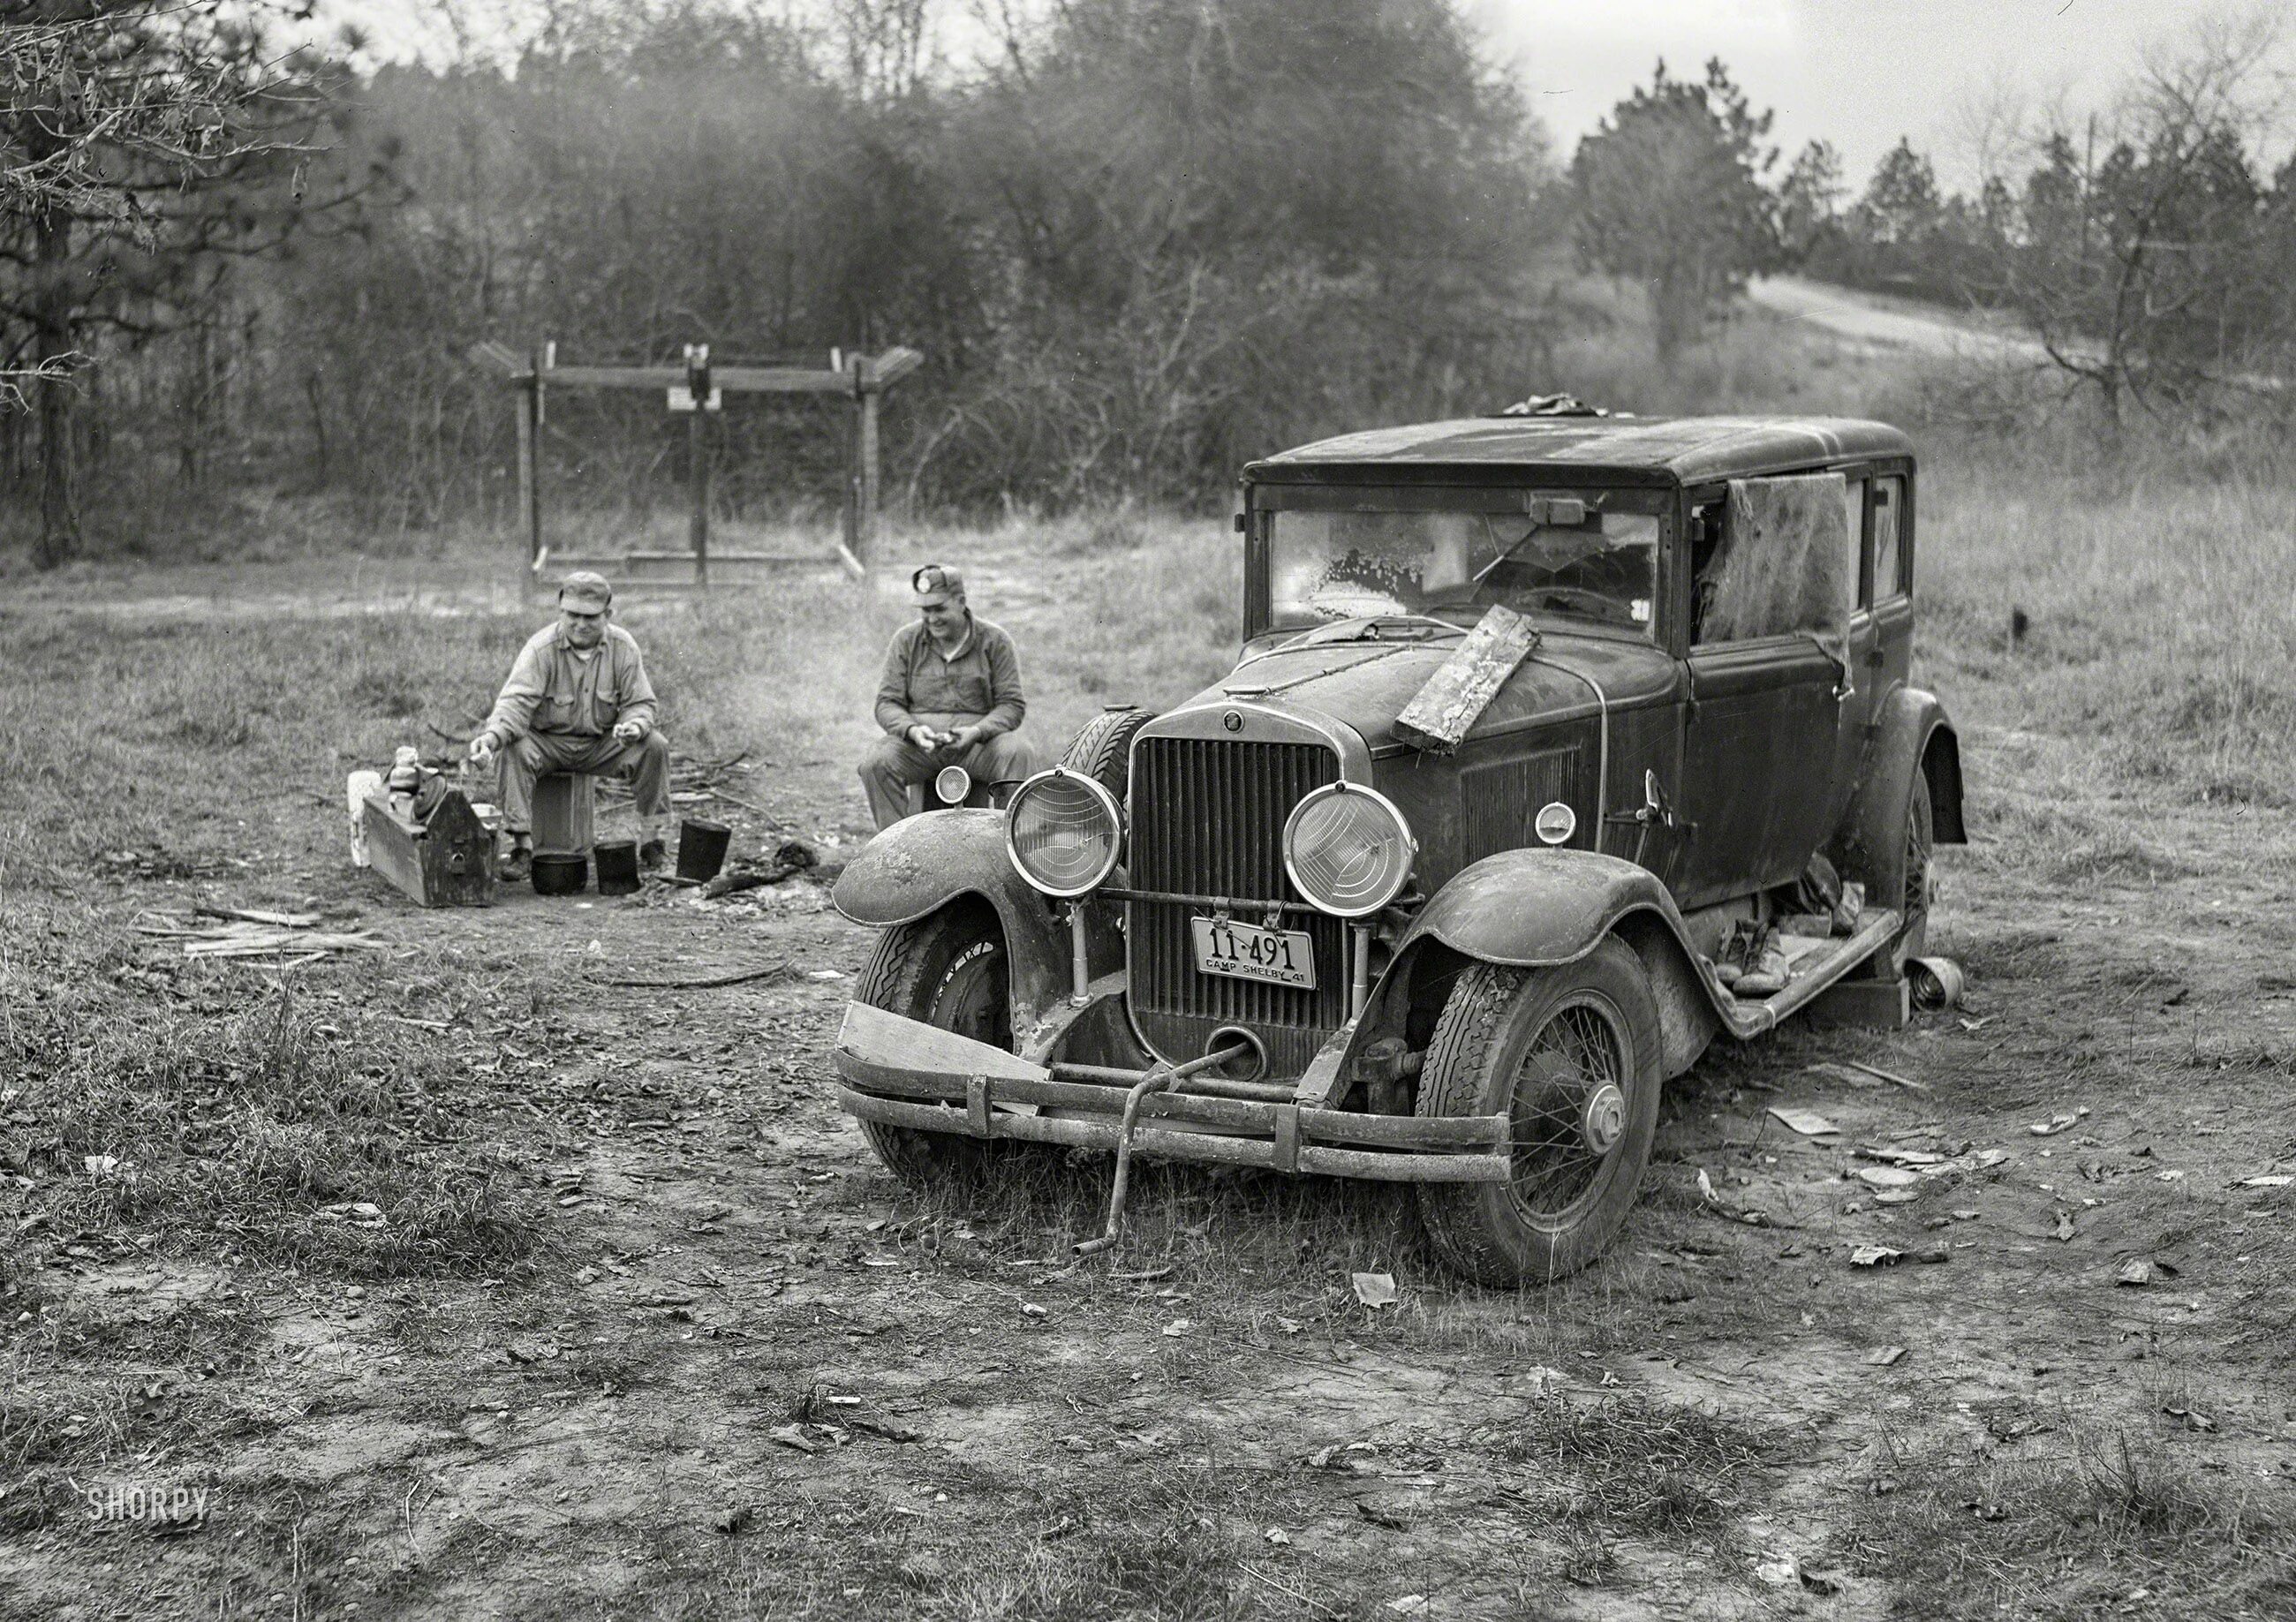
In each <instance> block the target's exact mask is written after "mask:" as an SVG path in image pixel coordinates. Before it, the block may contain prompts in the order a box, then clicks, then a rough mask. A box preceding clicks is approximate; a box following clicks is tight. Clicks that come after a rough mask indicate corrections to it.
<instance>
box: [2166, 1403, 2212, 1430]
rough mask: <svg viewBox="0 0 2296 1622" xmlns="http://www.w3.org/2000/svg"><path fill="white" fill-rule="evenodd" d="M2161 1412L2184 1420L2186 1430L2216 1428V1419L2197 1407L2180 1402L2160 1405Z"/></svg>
mask: <svg viewBox="0 0 2296 1622" xmlns="http://www.w3.org/2000/svg"><path fill="white" fill-rule="evenodd" d="M2161 1413H2165V1414H2168V1415H2169V1417H2170V1418H2171V1419H2180V1420H2182V1421H2185V1429H2187V1430H2214V1429H2216V1428H2217V1422H2216V1421H2214V1420H2212V1419H2210V1417H2209V1416H2208V1415H2207V1414H2205V1413H2202V1412H2201V1411H2200V1410H2199V1409H2198V1408H2187V1407H2185V1406H2183V1405H2180V1404H2177V1403H2168V1404H2164V1405H2162V1407H2161Z"/></svg>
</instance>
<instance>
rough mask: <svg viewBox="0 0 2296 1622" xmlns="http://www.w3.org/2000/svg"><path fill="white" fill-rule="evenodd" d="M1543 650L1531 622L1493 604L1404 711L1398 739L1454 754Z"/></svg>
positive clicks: (1399, 720) (1397, 729) (1398, 720)
mask: <svg viewBox="0 0 2296 1622" xmlns="http://www.w3.org/2000/svg"><path fill="white" fill-rule="evenodd" d="M1537 646H1538V631H1537V630H1536V629H1535V628H1533V627H1532V626H1531V624H1530V622H1529V620H1528V619H1525V618H1523V617H1522V616H1521V615H1520V614H1518V613H1516V612H1515V611H1514V610H1513V609H1511V608H1508V607H1506V606H1505V604H1503V603H1493V604H1492V605H1491V607H1490V609H1489V610H1488V611H1487V612H1485V614H1484V615H1483V617H1482V618H1481V619H1480V620H1478V621H1477V622H1476V624H1475V628H1474V629H1473V630H1472V631H1470V632H1468V633H1467V639H1466V640H1465V641H1464V642H1463V643H1460V644H1459V645H1458V646H1457V647H1456V648H1455V649H1453V650H1452V651H1451V657H1450V658H1448V659H1445V660H1444V661H1443V662H1442V663H1441V664H1440V665H1439V666H1437V667H1436V668H1435V674H1434V675H1432V676H1429V677H1428V678H1427V683H1426V684H1425V685H1424V686H1423V687H1421V688H1420V690H1419V692H1417V693H1416V694H1415V696H1414V697H1413V699H1412V700H1411V702H1410V703H1408V704H1406V705H1405V706H1404V708H1403V713H1402V714H1401V715H1399V716H1398V717H1396V720H1395V734H1396V736H1397V737H1398V738H1400V739H1402V740H1403V741H1405V742H1406V743H1409V744H1411V745H1413V746H1414V747H1415V748H1418V749H1422V750H1427V751H1428V752H1429V753H1431V754H1437V755H1448V754H1450V753H1452V752H1453V751H1454V750H1456V749H1457V748H1458V747H1459V745H1460V743H1461V741H1463V740H1464V739H1465V737H1466V735H1467V733H1469V732H1471V731H1472V730H1473V728H1474V725H1475V722H1476V721H1477V720H1478V719H1479V718H1480V717H1481V716H1482V713H1483V711H1484V710H1485V709H1488V708H1489V707H1490V702H1491V700H1493V699H1495V698H1497V696H1498V693H1499V689H1500V688H1502V687H1504V686H1505V685H1506V682H1507V678H1508V677H1509V676H1513V674H1514V673H1515V670H1516V668H1517V667H1519V666H1520V665H1521V663H1522V661H1523V660H1524V659H1527V658H1529V655H1530V651H1531V650H1532V649H1533V648H1535V647H1537Z"/></svg>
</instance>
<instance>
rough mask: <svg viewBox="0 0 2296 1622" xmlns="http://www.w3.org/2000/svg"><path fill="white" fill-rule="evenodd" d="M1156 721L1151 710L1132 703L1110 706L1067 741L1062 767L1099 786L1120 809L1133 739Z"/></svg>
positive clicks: (1127, 779)
mask: <svg viewBox="0 0 2296 1622" xmlns="http://www.w3.org/2000/svg"><path fill="white" fill-rule="evenodd" d="M1155 718H1156V715H1155V712H1154V711H1153V710H1148V709H1140V708H1138V707H1137V706H1136V705H1132V704H1111V705H1110V706H1109V707H1108V708H1107V709H1103V710H1102V711H1101V712H1100V713H1099V714H1098V715H1096V716H1095V717H1093V718H1092V719H1091V720H1089V721H1087V722H1086V723H1085V724H1084V726H1083V728H1082V729H1081V730H1079V731H1078V733H1077V735H1076V736H1075V737H1074V738H1072V739H1070V741H1069V747H1068V750H1067V752H1066V753H1065V754H1063V755H1062V757H1061V764H1062V766H1066V767H1068V768H1069V770H1070V771H1071V772H1081V773H1083V774H1085V775H1086V776H1087V777H1089V778H1091V779H1092V780H1093V781H1094V782H1097V783H1098V784H1100V786H1101V787H1102V788H1103V789H1106V790H1107V791H1109V792H1110V793H1111V794H1112V795H1114V796H1115V797H1116V803H1117V804H1118V805H1119V806H1120V805H1122V804H1123V803H1124V791H1125V788H1126V785H1127V784H1128V782H1129V781H1130V773H1131V765H1132V740H1133V739H1134V738H1136V737H1137V736H1138V735H1139V733H1140V729H1141V728H1142V727H1144V726H1145V725H1148V723H1149V722H1151V721H1152V720H1154V719H1155Z"/></svg>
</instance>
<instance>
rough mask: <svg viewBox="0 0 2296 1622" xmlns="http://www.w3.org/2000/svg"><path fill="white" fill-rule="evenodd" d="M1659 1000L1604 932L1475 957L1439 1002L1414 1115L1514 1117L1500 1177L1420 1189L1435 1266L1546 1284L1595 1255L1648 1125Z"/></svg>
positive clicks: (1656, 1077) (1616, 1216)
mask: <svg viewBox="0 0 2296 1622" xmlns="http://www.w3.org/2000/svg"><path fill="white" fill-rule="evenodd" d="M1659 1055H1660V1032H1659V1016H1658V1003H1657V999H1656V998H1655V997H1653V996H1652V993H1651V987H1650V979H1649V977H1648V975H1647V974H1646V973H1645V972H1644V969H1643V965H1642V960H1641V959H1640V958H1638V957H1636V955H1635V954H1634V952H1633V950H1632V949H1631V948H1630V947H1628V946H1627V945H1626V944H1625V943H1624V942H1622V941H1620V940H1617V939H1615V938H1612V939H1606V940H1604V941H1603V943H1602V944H1601V945H1600V946H1596V947H1595V950H1594V951H1593V952H1591V953H1589V954H1587V956H1585V957H1583V958H1581V959H1579V961H1578V962H1577V963H1566V964H1562V965H1560V966H1558V967H1555V968H1553V969H1531V970H1526V969H1511V968H1506V967H1503V966H1500V965H1497V964H1491V963H1478V964H1476V965H1474V966H1473V967H1472V968H1471V969H1469V970H1468V971H1466V972H1465V973H1464V974H1463V975H1461V976H1460V977H1459V979H1458V981H1457V983H1456V985H1455V986H1454V987H1452V990H1451V995H1450V997H1449V999H1448V1000H1447V1001H1446V1002H1445V1004H1443V1013H1442V1018H1441V1019H1440V1020H1439V1021H1438V1022H1437V1024H1436V1027H1435V1037H1434V1041H1433V1042H1432V1043H1431V1044H1430V1046H1429V1048H1428V1051H1427V1061H1426V1064H1425V1067H1424V1068H1423V1070H1422V1072H1421V1075H1420V1081H1419V1102H1418V1106H1417V1111H1416V1112H1417V1113H1418V1114H1419V1115H1420V1116H1422V1117H1431V1116H1445V1115H1499V1114H1504V1115H1506V1116H1508V1117H1509V1118H1511V1119H1512V1120H1513V1123H1514V1130H1513V1149H1512V1155H1513V1176H1512V1177H1511V1178H1510V1179H1509V1181H1507V1182H1505V1183H1479V1184H1426V1185H1423V1186H1422V1187H1421V1189H1420V1190H1419V1210H1420V1216H1421V1218H1422V1220H1423V1222H1424V1223H1425V1224H1426V1226H1427V1231H1428V1234H1429V1236H1430V1237H1431V1239H1432V1240H1433V1241H1434V1242H1435V1248H1436V1249H1437V1250H1438V1251H1439V1252H1440V1253H1441V1255H1442V1257H1443V1258H1444V1260H1445V1261H1446V1262H1447V1263H1448V1264H1449V1265H1450V1266H1452V1267H1454V1268H1455V1269H1456V1270H1457V1271H1458V1272H1459V1273H1461V1274H1464V1275H1465V1276H1467V1277H1468V1278H1471V1279H1473V1280H1474V1281H1476V1282H1478V1283H1483V1284H1495V1285H1499V1286H1515V1285H1521V1284H1531V1283H1545V1282H1548V1281H1550V1280H1553V1279H1558V1278H1562V1277H1563V1276H1565V1275H1566V1274H1572V1273H1576V1272H1577V1271H1579V1269H1580V1268H1581V1267H1584V1266H1587V1264H1588V1263H1590V1262H1592V1261H1593V1260H1595V1257H1597V1256H1599V1255H1601V1254H1602V1251H1603V1246H1604V1245H1605V1244H1607V1243H1608V1242H1609V1241H1610V1238H1611V1234H1612V1233H1616V1232H1617V1231H1618V1228H1619V1225H1620V1224H1621V1223H1622V1222H1624V1221H1625V1220H1626V1216H1627V1213H1628V1211H1629V1210H1630V1209H1632V1208H1633V1207H1634V1203H1635V1197H1636V1192H1638V1191H1639V1189H1640V1188H1641V1185H1642V1178H1643V1173H1644V1169H1645V1168H1647V1167H1648V1166H1649V1165H1650V1155H1651V1140H1652V1136H1653V1135H1655V1133H1656V1131H1657V1128H1658V1094H1659V1086H1660V1084H1661V1081H1662V1079H1663V1077H1662V1075H1661V1070H1660V1057H1659Z"/></svg>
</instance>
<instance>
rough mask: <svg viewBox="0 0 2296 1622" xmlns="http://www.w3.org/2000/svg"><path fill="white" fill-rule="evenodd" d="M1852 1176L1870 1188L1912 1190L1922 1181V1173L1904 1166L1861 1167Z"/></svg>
mask: <svg viewBox="0 0 2296 1622" xmlns="http://www.w3.org/2000/svg"><path fill="white" fill-rule="evenodd" d="M1852 1175H1853V1176H1856V1177H1857V1181H1859V1182H1860V1183H1863V1184H1866V1186H1867V1187H1868V1188H1911V1187H1912V1186H1913V1185H1914V1184H1917V1183H1919V1182H1920V1181H1921V1180H1922V1174H1921V1173H1919V1172H1917V1171H1907V1169H1906V1168H1905V1167H1902V1166H1861V1167H1858V1168H1857V1171H1856V1172H1855V1173H1853V1174H1852Z"/></svg>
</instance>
